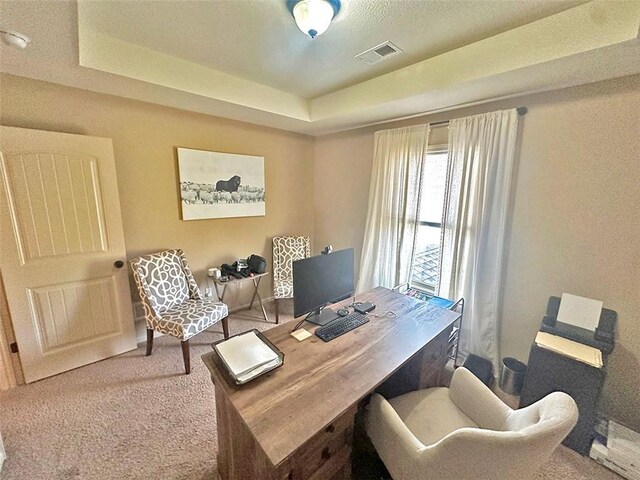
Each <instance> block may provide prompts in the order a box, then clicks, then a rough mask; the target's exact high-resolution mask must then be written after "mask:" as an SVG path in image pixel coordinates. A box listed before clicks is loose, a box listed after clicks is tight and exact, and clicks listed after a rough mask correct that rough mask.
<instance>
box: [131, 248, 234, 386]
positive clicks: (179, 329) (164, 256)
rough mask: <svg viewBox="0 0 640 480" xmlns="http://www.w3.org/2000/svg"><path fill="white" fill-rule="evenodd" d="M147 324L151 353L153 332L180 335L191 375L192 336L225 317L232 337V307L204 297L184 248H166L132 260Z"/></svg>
mask: <svg viewBox="0 0 640 480" xmlns="http://www.w3.org/2000/svg"><path fill="white" fill-rule="evenodd" d="M130 265H131V270H132V272H133V278H134V280H135V282H136V286H137V287H138V293H139V295H140V299H141V300H142V306H143V308H144V317H145V321H146V324H147V356H149V355H151V350H152V349H153V332H154V330H155V331H158V332H160V333H165V334H168V335H172V336H174V337H176V338H178V339H179V340H180V341H181V343H182V357H183V359H184V369H185V372H186V373H187V374H189V373H190V372H191V361H190V357H189V339H190V338H191V337H193V336H194V335H197V334H198V333H200V332H202V331H203V330H206V329H207V328H209V327H210V326H212V325H214V324H216V323H218V322H219V321H220V320H222V329H223V331H224V338H228V337H229V324H228V323H227V322H228V319H227V316H228V315H229V309H228V308H227V306H226V305H225V304H224V303H222V302H215V301H213V300H212V299H209V298H204V297H203V296H202V293H201V292H200V288H199V287H198V284H197V283H196V281H195V279H194V278H193V274H192V273H191V269H190V268H189V264H188V263H187V258H186V257H185V255H184V252H183V251H182V250H166V251H164V252H158V253H154V254H152V255H145V256H143V257H139V258H136V259H134V260H131V262H130Z"/></svg>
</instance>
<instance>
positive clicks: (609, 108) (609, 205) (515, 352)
mask: <svg viewBox="0 0 640 480" xmlns="http://www.w3.org/2000/svg"><path fill="white" fill-rule="evenodd" d="M521 105H523V106H527V107H528V108H529V113H528V114H527V115H526V116H525V117H523V118H522V122H521V138H520V155H519V159H518V171H517V182H516V185H515V194H514V203H513V205H512V212H513V214H512V218H511V222H512V223H511V231H510V240H509V243H508V248H507V251H505V255H507V267H506V277H505V287H504V290H503V293H504V306H503V316H502V318H503V328H502V341H501V347H502V354H503V355H504V356H507V355H511V356H515V357H518V358H520V359H523V360H525V361H526V360H527V358H528V354H529V348H530V346H531V343H532V341H533V339H534V337H535V333H536V331H537V328H538V327H539V324H540V321H541V320H542V316H543V314H544V311H545V306H546V302H547V299H548V297H549V296H550V295H560V294H561V293H562V292H563V291H566V292H571V293H575V294H578V295H583V296H587V297H592V298H597V299H601V300H604V302H605V306H606V307H608V308H611V309H614V310H616V311H617V312H618V314H619V328H618V342H617V345H616V349H615V352H614V354H613V355H612V357H611V359H610V365H609V373H608V379H607V384H606V386H605V393H604V396H603V398H604V400H603V402H604V406H605V408H606V409H607V410H608V411H610V412H611V413H612V414H613V415H614V416H616V417H618V418H619V419H620V420H623V421H626V422H628V423H629V424H630V425H631V426H633V427H634V428H636V429H638V430H640V375H639V374H638V371H639V369H640V264H639V263H640V219H639V217H638V215H639V212H640V76H635V77H628V78H624V79H619V80H614V81H608V82H602V83H598V84H594V85H590V86H584V87H577V88H571V89H566V90H561V91H556V92H551V93H545V94H539V95H533V96H527V97H523V98H518V99H513V100H509V101H503V102H498V103H494V104H490V105H483V106H478V107H473V108H467V109H463V110H458V111H453V112H449V113H445V114H440V115H434V116H432V117H429V118H425V117H423V118H419V119H413V120H409V121H403V122H396V123H393V124H387V125H381V126H377V127H370V128H365V129H360V130H356V131H353V132H347V133H342V134H337V135H331V136H325V137H320V138H318V139H316V146H315V212H316V219H315V223H316V229H315V238H316V241H317V242H318V244H326V243H333V244H334V246H337V247H348V246H353V247H355V248H356V250H357V252H358V253H357V255H358V256H359V253H360V250H361V248H362V239H363V235H364V225H365V217H366V209H367V202H368V195H369V181H370V174H371V161H372V154H373V132H374V131H375V130H379V129H384V128H393V127H397V126H401V125H407V124H416V123H424V122H427V121H433V122H435V121H439V120H445V119H450V118H455V117H460V116H466V115H470V114H474V113H480V112H486V111H491V110H496V109H500V108H509V107H516V106H521ZM371 261H375V259H371Z"/></svg>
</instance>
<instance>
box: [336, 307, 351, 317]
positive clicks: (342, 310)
mask: <svg viewBox="0 0 640 480" xmlns="http://www.w3.org/2000/svg"><path fill="white" fill-rule="evenodd" d="M338 315H340V316H341V317H346V316H347V315H349V310H347V309H346V308H341V309H340V310H338Z"/></svg>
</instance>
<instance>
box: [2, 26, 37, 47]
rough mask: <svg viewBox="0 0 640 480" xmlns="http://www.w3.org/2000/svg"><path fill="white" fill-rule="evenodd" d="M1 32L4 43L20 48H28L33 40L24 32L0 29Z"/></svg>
mask: <svg viewBox="0 0 640 480" xmlns="http://www.w3.org/2000/svg"><path fill="white" fill-rule="evenodd" d="M0 34H1V35H2V43H4V44H6V45H10V46H12V47H16V48H19V49H20V50H22V49H24V48H27V45H29V42H31V39H30V38H29V37H27V36H26V35H24V34H23V33H18V32H12V31H10V30H0Z"/></svg>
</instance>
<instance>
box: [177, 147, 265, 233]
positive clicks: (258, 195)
mask: <svg viewBox="0 0 640 480" xmlns="http://www.w3.org/2000/svg"><path fill="white" fill-rule="evenodd" d="M176 155H177V158H178V172H179V184H180V204H181V210H182V220H203V219H215V218H232V217H256V216H264V215H265V214H266V188H265V179H264V157H259V156H254V155H243V154H237V153H224V152H213V151H209V150H198V149H193V148H184V147H176Z"/></svg>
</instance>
